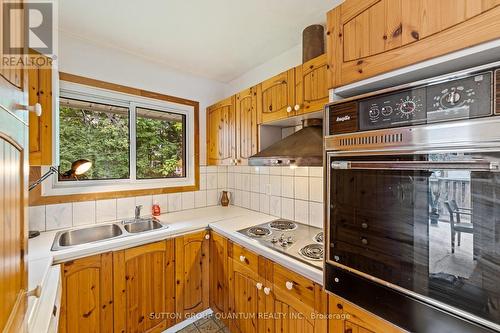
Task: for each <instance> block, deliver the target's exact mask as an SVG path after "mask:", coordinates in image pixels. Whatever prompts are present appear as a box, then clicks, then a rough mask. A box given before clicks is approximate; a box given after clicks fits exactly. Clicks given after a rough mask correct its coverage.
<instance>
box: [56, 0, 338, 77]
mask: <svg viewBox="0 0 500 333" xmlns="http://www.w3.org/2000/svg"><path fill="white" fill-rule="evenodd" d="M339 2H341V0H250V1H248V0H245V1H244V0H142V1H138V0H105V1H103V0H65V1H60V2H59V4H60V5H59V26H60V30H61V31H63V32H65V33H69V34H72V35H76V36H78V37H81V38H84V39H87V40H90V41H94V42H96V43H101V44H104V45H108V46H111V47H114V48H119V49H121V50H124V51H126V52H129V53H132V54H135V55H137V56H140V57H143V58H146V59H148V60H150V61H155V62H159V63H162V64H165V65H167V66H169V67H172V68H175V69H178V70H180V71H183V72H188V73H192V74H195V75H199V76H203V77H206V78H210V79H213V80H217V81H221V82H229V81H231V80H233V79H235V78H238V77H239V76H241V75H242V74H244V73H246V72H248V71H249V70H251V69H252V68H254V67H256V66H258V65H260V64H262V63H265V62H266V61H268V60H270V59H272V58H274V57H276V56H278V55H280V54H282V53H283V52H285V51H286V50H288V49H290V48H292V47H293V46H295V45H297V44H299V43H300V42H301V40H302V30H303V29H304V28H305V27H306V26H308V25H310V24H315V23H322V24H324V23H325V21H326V12H327V11H328V10H330V9H331V8H333V7H335V6H336V5H337V4H338V3H339Z"/></svg>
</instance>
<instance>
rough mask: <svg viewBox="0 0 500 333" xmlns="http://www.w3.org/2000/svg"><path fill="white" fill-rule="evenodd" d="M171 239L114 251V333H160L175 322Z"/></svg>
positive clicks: (173, 268) (172, 246)
mask: <svg viewBox="0 0 500 333" xmlns="http://www.w3.org/2000/svg"><path fill="white" fill-rule="evenodd" d="M174 272H175V267H174V241H173V240H167V241H161V242H157V243H152V244H147V245H144V246H139V247H134V248H130V249H126V250H122V251H117V252H114V253H113V280H114V286H113V290H114V298H115V306H114V326H115V332H123V333H125V332H162V331H163V330H165V329H167V328H168V327H170V326H171V325H172V324H174V320H175V317H173V316H172V315H173V314H174V313H175V303H174V301H175V284H174V274H175V273H174Z"/></svg>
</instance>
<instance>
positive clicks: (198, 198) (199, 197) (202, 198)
mask: <svg viewBox="0 0 500 333" xmlns="http://www.w3.org/2000/svg"><path fill="white" fill-rule="evenodd" d="M194 206H195V207H196V208H201V207H206V206H207V191H196V192H195V193H194Z"/></svg>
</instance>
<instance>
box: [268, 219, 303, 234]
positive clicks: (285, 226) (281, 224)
mask: <svg viewBox="0 0 500 333" xmlns="http://www.w3.org/2000/svg"><path fill="white" fill-rule="evenodd" d="M269 226H270V227H271V229H274V230H281V231H283V230H295V229H297V224H295V223H294V222H292V221H288V220H276V221H272V222H271V223H269Z"/></svg>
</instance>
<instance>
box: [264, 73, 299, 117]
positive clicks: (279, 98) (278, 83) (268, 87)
mask: <svg viewBox="0 0 500 333" xmlns="http://www.w3.org/2000/svg"><path fill="white" fill-rule="evenodd" d="M294 81H295V70H294V69H290V70H288V71H286V72H283V73H281V74H279V75H276V76H274V77H272V78H270V79H268V80H266V81H264V82H262V83H261V87H262V89H261V90H262V91H261V93H260V94H258V95H257V98H258V103H259V104H260V105H259V109H260V110H261V114H260V117H259V121H260V122H262V123H267V122H270V121H274V120H278V119H283V118H286V117H288V116H289V112H287V111H290V113H291V110H293V106H294V105H295V104H294V103H295V83H294Z"/></svg>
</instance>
